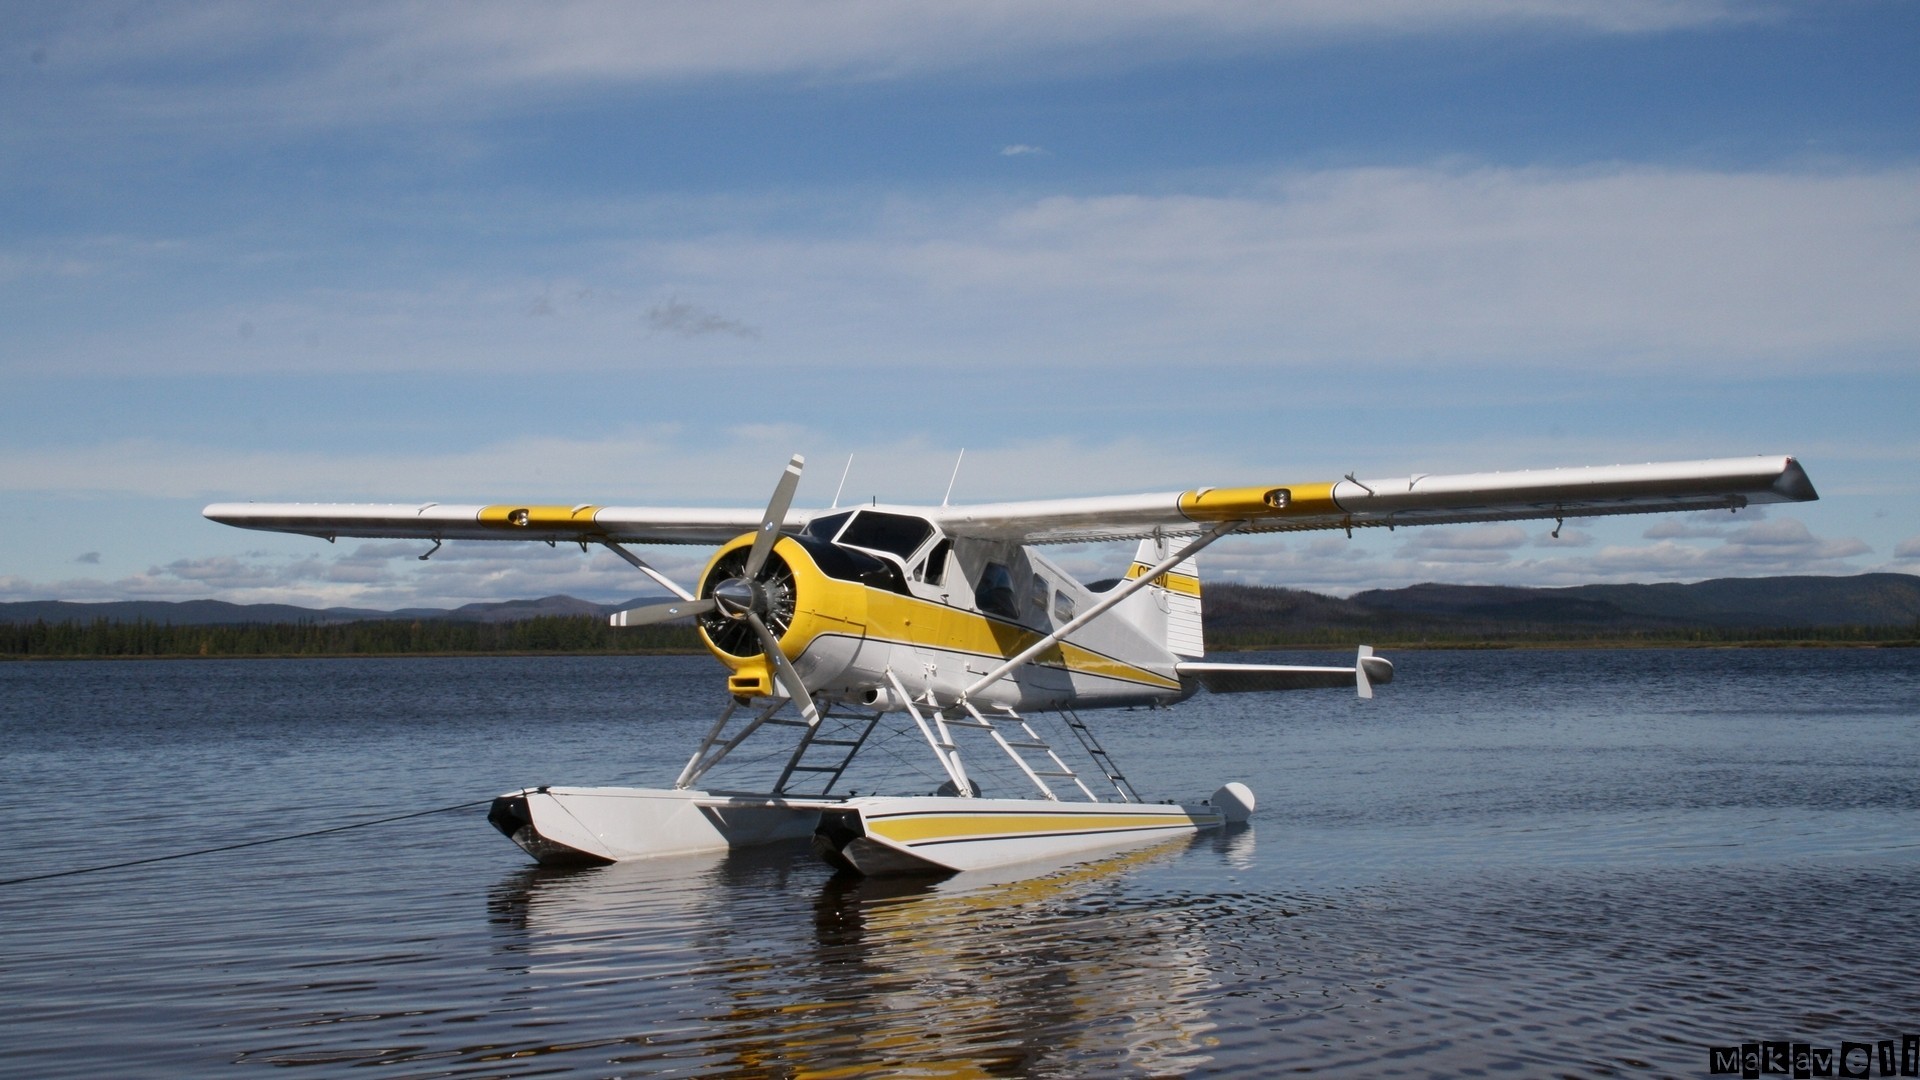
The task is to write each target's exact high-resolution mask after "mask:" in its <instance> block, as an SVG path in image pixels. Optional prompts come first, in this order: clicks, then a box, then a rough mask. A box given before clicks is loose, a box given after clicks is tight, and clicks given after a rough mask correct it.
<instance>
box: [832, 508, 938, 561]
mask: <svg viewBox="0 0 1920 1080" xmlns="http://www.w3.org/2000/svg"><path fill="white" fill-rule="evenodd" d="M809 528H811V526H809ZM932 535H933V524H932V523H931V522H929V521H927V520H926V519H925V518H917V517H908V516H907V515H905V514H889V513H887V512H886V511H884V510H862V511H860V512H859V513H857V514H855V515H854V518H853V521H851V522H850V523H848V525H847V527H846V528H845V529H843V530H841V532H840V537H839V540H838V541H837V542H838V543H840V544H843V545H845V546H847V547H858V548H868V549H870V550H873V551H885V552H888V553H889V554H893V555H898V556H900V558H902V559H907V558H911V557H912V556H913V553H914V552H916V551H919V550H920V545H922V544H924V543H926V542H927V538H928V537H930V536H932Z"/></svg>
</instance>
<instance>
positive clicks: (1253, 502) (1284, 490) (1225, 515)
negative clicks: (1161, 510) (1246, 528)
mask: <svg viewBox="0 0 1920 1080" xmlns="http://www.w3.org/2000/svg"><path fill="white" fill-rule="evenodd" d="M1180 512H1181V513H1183V514H1185V515H1186V516H1187V517H1189V518H1191V519H1193V520H1194V521H1245V520H1253V521H1262V520H1273V519H1278V520H1282V521H1284V520H1286V519H1287V518H1292V517H1313V516H1315V515H1318V514H1336V513H1339V512H1340V507H1339V505H1338V504H1336V503H1335V502H1334V501H1333V485H1332V484H1293V485H1289V486H1278V485H1269V486H1266V487H1242V488H1201V489H1200V490H1198V491H1189V492H1187V493H1186V494H1184V495H1181V496H1180Z"/></svg>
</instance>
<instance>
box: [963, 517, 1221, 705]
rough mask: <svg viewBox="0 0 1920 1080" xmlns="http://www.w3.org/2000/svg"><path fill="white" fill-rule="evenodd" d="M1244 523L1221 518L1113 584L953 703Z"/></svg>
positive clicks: (1045, 648) (980, 679)
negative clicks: (1140, 570) (1135, 573)
mask: <svg viewBox="0 0 1920 1080" xmlns="http://www.w3.org/2000/svg"><path fill="white" fill-rule="evenodd" d="M1245 524H1246V522H1244V521H1223V522H1221V523H1220V524H1218V525H1215V526H1214V527H1213V528H1212V529H1209V530H1208V531H1207V532H1205V533H1202V534H1201V535H1200V537H1199V538H1198V539H1195V540H1193V541H1192V542H1191V543H1189V544H1187V546H1186V547H1183V548H1181V549H1180V550H1179V551H1176V552H1174V553H1173V554H1172V555H1169V556H1167V557H1166V558H1164V559H1162V560H1160V562H1159V563H1157V564H1155V565H1154V567H1153V569H1151V570H1148V571H1147V572H1146V573H1144V574H1141V575H1140V576H1139V577H1137V578H1134V579H1133V580H1131V581H1128V582H1126V583H1125V584H1122V585H1119V586H1117V587H1115V589H1114V590H1113V591H1112V592H1110V593H1108V594H1107V595H1105V596H1103V597H1101V598H1100V602H1099V603H1097V604H1094V605H1093V606H1092V607H1090V608H1088V609H1087V610H1085V611H1083V612H1081V613H1080V614H1078V615H1076V616H1074V617H1073V618H1071V619H1068V620H1067V621H1066V622H1064V623H1062V624H1061V625H1060V626H1059V627H1058V628H1056V629H1055V630H1054V631H1053V633H1051V634H1048V635H1047V636H1046V637H1043V638H1041V639H1040V640H1039V641H1036V642H1034V643H1033V644H1032V645H1029V646H1027V647H1026V648H1024V649H1022V650H1020V652H1019V654H1018V655H1016V656H1014V657H1012V658H1011V659H1009V660H1008V661H1007V662H1006V663H1004V664H1001V665H1000V666H999V667H997V668H994V669H993V670H992V671H989V672H987V673H986V674H985V675H982V676H980V678H979V680H978V681H976V682H975V683H974V684H973V685H972V686H969V687H967V688H966V689H965V690H962V691H961V692H960V700H959V701H958V702H956V704H965V703H966V701H967V699H968V698H970V697H972V696H973V695H975V694H977V693H979V692H980V691H982V690H985V689H986V688H987V687H989V686H992V685H993V684H994V683H997V682H999V681H1000V680H1001V679H1004V678H1006V677H1007V676H1008V675H1010V674H1012V673H1013V672H1014V670H1015V669H1017V668H1019V667H1020V665H1022V664H1025V663H1026V662H1027V661H1029V660H1032V659H1033V658H1034V657H1036V656H1039V655H1040V654H1041V653H1043V652H1046V651H1047V650H1048V649H1051V648H1053V647H1054V646H1055V645H1058V644H1060V642H1061V640H1062V639H1064V638H1065V637H1066V636H1067V635H1068V634H1071V633H1073V632H1074V631H1075V630H1078V629H1080V628H1081V627H1083V626H1085V625H1087V624H1088V623H1090V622H1092V621H1093V620H1094V619H1096V618H1098V617H1099V616H1101V615H1104V614H1106V613H1107V611H1108V610H1109V609H1111V608H1112V607H1113V606H1114V605H1116V604H1118V603H1120V602H1121V601H1123V600H1125V599H1126V598H1127V597H1129V596H1132V595H1133V594H1134V593H1136V592H1139V591H1140V590H1141V589H1144V588H1146V587H1147V586H1149V585H1151V584H1153V582H1154V579H1156V578H1158V577H1159V576H1160V575H1161V574H1164V573H1166V572H1167V571H1169V570H1171V569H1173V568H1174V567H1176V566H1179V565H1180V564H1181V563H1182V562H1184V561H1186V560H1187V559H1188V558H1189V557H1191V556H1193V555H1194V554H1196V553H1198V552H1199V551H1200V549H1201V548H1204V547H1206V546H1207V545H1208V544H1211V543H1213V542H1214V541H1215V540H1218V539H1220V538H1221V537H1223V536H1225V535H1227V534H1228V533H1230V532H1233V531H1234V530H1235V529H1238V528H1240V527H1241V526H1243V525H1245Z"/></svg>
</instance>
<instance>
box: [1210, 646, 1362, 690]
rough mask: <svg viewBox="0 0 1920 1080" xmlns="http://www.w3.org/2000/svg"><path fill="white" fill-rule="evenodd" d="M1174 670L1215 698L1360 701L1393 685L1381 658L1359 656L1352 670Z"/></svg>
mask: <svg viewBox="0 0 1920 1080" xmlns="http://www.w3.org/2000/svg"><path fill="white" fill-rule="evenodd" d="M1368 651H1369V652H1371V650H1368ZM1175 670H1177V671H1178V672H1179V673H1180V677H1181V678H1182V679H1193V680H1195V681H1197V682H1198V683H1199V684H1200V685H1201V686H1204V687H1206V688H1207V690H1208V691H1209V692H1210V693H1215V694H1251V693H1264V692H1268V691H1274V690H1332V689H1341V690H1344V689H1349V688H1352V689H1357V690H1359V691H1360V694H1361V696H1362V697H1372V696H1373V694H1372V692H1371V688H1372V687H1373V686H1375V685H1378V684H1380V683H1389V682H1392V681H1393V663H1392V662H1391V661H1389V660H1387V659H1386V658H1385V657H1381V656H1372V655H1362V656H1360V657H1359V658H1358V659H1357V660H1356V662H1355V665H1354V666H1353V667H1306V666H1298V665H1293V664H1213V663H1206V662H1202V661H1189V660H1183V661H1181V662H1180V664H1179V665H1177V667H1176V669H1175Z"/></svg>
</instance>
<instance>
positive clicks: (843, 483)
mask: <svg viewBox="0 0 1920 1080" xmlns="http://www.w3.org/2000/svg"><path fill="white" fill-rule="evenodd" d="M852 471H853V455H852V454H848V455H847V467H846V468H844V469H841V470H840V486H839V487H837V488H834V489H833V505H832V506H829V507H827V509H829V510H838V509H840V493H841V492H842V491H845V490H846V489H847V474H848V473H850V472H852Z"/></svg>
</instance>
